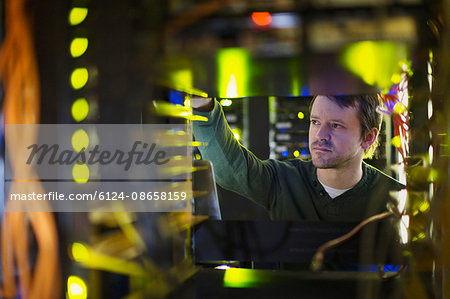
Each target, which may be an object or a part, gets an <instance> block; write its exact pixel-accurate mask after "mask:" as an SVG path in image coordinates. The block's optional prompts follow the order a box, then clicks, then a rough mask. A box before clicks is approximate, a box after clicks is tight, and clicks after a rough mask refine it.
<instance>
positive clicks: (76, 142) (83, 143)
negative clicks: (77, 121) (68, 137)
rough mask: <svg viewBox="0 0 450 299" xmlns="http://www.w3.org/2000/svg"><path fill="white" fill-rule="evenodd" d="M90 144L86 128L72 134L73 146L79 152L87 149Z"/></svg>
mask: <svg viewBox="0 0 450 299" xmlns="http://www.w3.org/2000/svg"><path fill="white" fill-rule="evenodd" d="M88 146H89V136H88V134H87V133H86V131H85V130H83V129H79V130H77V131H75V133H73V135H72V147H73V148H74V150H76V151H77V152H80V151H82V150H86V149H87V147H88Z"/></svg>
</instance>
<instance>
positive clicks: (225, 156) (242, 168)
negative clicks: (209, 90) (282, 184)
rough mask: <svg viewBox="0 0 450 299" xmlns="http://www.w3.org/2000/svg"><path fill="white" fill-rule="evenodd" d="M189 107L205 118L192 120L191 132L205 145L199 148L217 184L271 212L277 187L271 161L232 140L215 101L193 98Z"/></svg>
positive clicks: (231, 135)
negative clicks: (210, 165) (210, 163)
mask: <svg viewBox="0 0 450 299" xmlns="http://www.w3.org/2000/svg"><path fill="white" fill-rule="evenodd" d="M191 105H192V107H194V114H196V115H201V116H205V117H207V118H208V121H205V122H203V121H195V122H194V123H193V131H194V136H195V139H196V141H199V142H206V143H208V145H207V146H200V147H199V149H200V152H201V154H202V156H203V159H205V160H210V161H211V162H212V163H213V166H214V172H215V177H216V181H217V183H218V184H219V185H220V186H222V187H223V188H225V189H229V190H232V191H234V192H236V193H239V194H241V195H243V196H245V197H247V198H249V199H251V200H253V201H255V202H256V203H259V204H261V205H262V206H264V207H265V208H266V209H270V207H271V205H272V204H273V197H274V196H273V195H274V194H275V193H276V190H275V188H277V187H276V186H277V185H278V184H276V180H277V179H278V178H277V177H275V176H274V175H273V173H274V169H273V165H272V162H271V161H270V160H268V161H261V160H260V159H258V158H257V157H255V156H254V155H253V153H251V152H250V151H248V150H247V149H246V148H245V147H243V146H242V145H241V144H240V143H239V142H238V141H237V140H236V139H235V138H234V135H233V133H232V132H231V129H230V127H229V126H228V123H227V122H226V120H225V117H224V114H223V111H222V107H221V106H220V104H219V103H218V102H217V101H215V100H213V99H205V98H193V99H191Z"/></svg>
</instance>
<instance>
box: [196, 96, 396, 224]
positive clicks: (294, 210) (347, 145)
mask: <svg viewBox="0 0 450 299" xmlns="http://www.w3.org/2000/svg"><path fill="white" fill-rule="evenodd" d="M191 103H192V106H193V108H194V109H195V110H194V111H195V114H197V115H202V116H206V117H207V118H208V121H206V122H194V124H193V128H194V136H195V138H196V140H197V141H200V142H206V143H208V145H207V146H204V147H200V152H201V153H202V156H203V159H205V160H210V161H212V163H213V165H214V170H215V175H216V181H217V183H218V184H219V185H221V186H222V187H223V188H225V189H229V190H232V191H234V192H236V193H239V194H241V195H243V196H245V197H247V198H249V199H251V200H253V201H255V202H256V203H258V204H260V205H262V206H263V207H265V208H266V209H267V210H268V211H269V213H270V215H271V217H272V218H273V219H278V220H300V219H305V220H346V221H358V220H362V219H364V218H366V217H368V216H371V215H374V214H377V213H380V212H383V211H385V210H386V203H387V202H388V201H389V199H390V197H389V191H391V190H399V189H401V188H402V185H401V184H400V183H399V182H397V181H396V180H394V179H393V178H391V177H389V176H387V175H385V174H384V173H382V172H381V171H379V170H377V169H375V168H373V167H371V166H369V165H368V164H366V163H365V162H363V156H364V154H367V155H370V154H371V153H373V151H374V149H375V148H376V146H377V137H378V133H379V130H380V127H381V115H379V114H378V112H377V107H378V106H379V104H380V103H379V100H378V97H377V96H376V95H374V96H370V95H365V96H324V95H319V96H316V97H315V98H314V99H313V101H312V103H311V107H310V114H311V117H310V120H311V121H310V130H309V148H310V152H311V158H312V161H301V160H299V159H294V160H287V161H276V160H265V161H262V160H260V159H258V158H257V157H255V156H254V155H253V154H252V153H251V152H250V151H248V150H247V149H245V148H244V147H243V146H242V145H240V144H239V143H238V142H237V141H236V140H235V138H234V137H233V134H232V132H231V131H230V129H229V127H228V124H227V123H226V121H225V118H224V116H223V112H222V109H221V107H220V105H219V103H217V102H216V101H214V100H212V99H204V98H193V99H192V100H191Z"/></svg>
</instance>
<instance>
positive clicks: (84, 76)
mask: <svg viewBox="0 0 450 299" xmlns="http://www.w3.org/2000/svg"><path fill="white" fill-rule="evenodd" d="M88 78H89V73H88V70H87V69H86V68H78V69H75V70H74V71H73V72H72V75H71V76H70V83H72V87H73V89H80V88H82V87H84V86H85V85H86V83H87V81H88Z"/></svg>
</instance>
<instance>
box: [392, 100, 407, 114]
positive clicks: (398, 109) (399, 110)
mask: <svg viewBox="0 0 450 299" xmlns="http://www.w3.org/2000/svg"><path fill="white" fill-rule="evenodd" d="M394 111H395V113H397V114H401V113H403V112H405V111H406V106H405V105H403V104H402V103H400V102H397V104H395V106H394Z"/></svg>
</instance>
